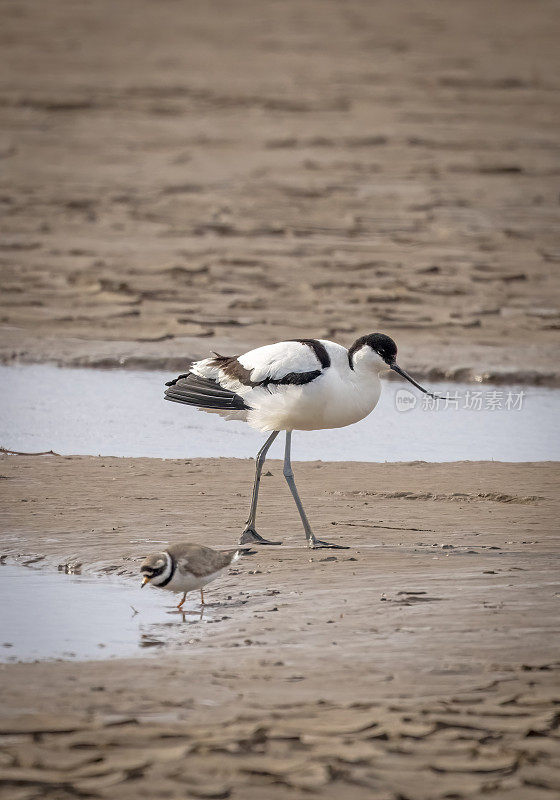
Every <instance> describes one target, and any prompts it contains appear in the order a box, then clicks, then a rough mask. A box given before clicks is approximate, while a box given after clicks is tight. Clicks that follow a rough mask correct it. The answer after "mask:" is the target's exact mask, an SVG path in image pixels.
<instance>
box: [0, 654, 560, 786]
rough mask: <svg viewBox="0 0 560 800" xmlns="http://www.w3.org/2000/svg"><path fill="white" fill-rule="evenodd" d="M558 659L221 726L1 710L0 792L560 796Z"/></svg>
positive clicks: (248, 716) (269, 712)
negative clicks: (433, 691) (457, 688)
mask: <svg viewBox="0 0 560 800" xmlns="http://www.w3.org/2000/svg"><path fill="white" fill-rule="evenodd" d="M559 669H560V664H543V665H540V666H532V667H526V668H525V671H521V672H519V673H516V674H512V675H511V676H508V677H507V678H505V679H504V680H499V681H494V682H492V683H490V684H488V685H481V686H480V687H479V688H477V689H474V690H471V691H469V692H466V693H464V694H458V695H451V696H449V697H441V698H439V699H437V700H429V699H426V701H425V702H422V701H418V700H412V699H407V698H406V697H398V698H394V699H389V700H385V701H384V702H379V703H375V702H364V703H355V704H352V705H348V706H336V705H333V704H330V703H327V702H325V701H323V702H318V703H302V704H294V705H288V706H286V707H278V708H273V709H266V710H264V709H263V710H261V711H259V712H257V711H255V710H252V709H248V710H247V711H246V712H243V713H242V714H240V715H238V716H236V717H231V718H229V719H227V720H225V721H224V723H223V724H222V725H221V726H219V727H217V726H215V725H214V726H204V725H200V724H195V725H193V724H192V723H190V722H188V721H172V720H169V721H165V722H161V721H158V720H154V719H149V718H148V719H143V718H142V716H141V715H139V716H132V717H126V716H125V717H119V716H118V715H106V714H105V715H104V714H98V715H96V716H93V717H92V716H87V715H83V714H82V715H74V716H65V715H63V716H62V717H55V716H46V715H43V716H41V715H28V716H21V717H19V718H18V719H15V720H13V721H10V720H9V719H4V720H3V721H2V722H1V723H0V745H1V765H0V786H1V788H0V797H3V798H4V797H5V798H6V799H7V798H11V800H15V798H29V800H33V799H34V798H51V797H52V798H55V797H56V798H57V800H66V798H68V799H69V800H70V798H75V797H100V798H104V797H105V798H112V797H119V798H129V797H130V798H137V797H138V796H143V797H148V796H149V797H163V796H165V797H168V798H179V797H181V798H185V797H186V798H191V797H192V798H229V797H232V798H240V799H241V798H258V797H261V798H262V797H267V798H268V797H271V798H272V797H277V796H280V795H279V794H277V793H276V792H277V790H278V788H279V787H288V788H289V789H291V790H293V791H292V793H291V794H289V795H286V796H290V797H303V796H313V795H314V796H321V797H325V798H331V797H332V798H335V797H341V796H344V797H352V798H364V799H365V798H380V800H381V799H382V798H383V799H385V798H386V800H397V798H399V799H402V798H414V800H417V799H418V800H436V798H469V797H474V796H477V797H479V796H484V797H489V798H498V797H499V798H506V797H507V798H511V800H532V799H533V798H535V800H536V799H537V798H539V799H540V798H543V800H544V799H545V798H551V800H552V798H554V797H557V796H558V792H559V791H560V772H559V770H558V759H559V758H560V735H559V731H558V727H559V722H560V691H559V687H558V670H559Z"/></svg>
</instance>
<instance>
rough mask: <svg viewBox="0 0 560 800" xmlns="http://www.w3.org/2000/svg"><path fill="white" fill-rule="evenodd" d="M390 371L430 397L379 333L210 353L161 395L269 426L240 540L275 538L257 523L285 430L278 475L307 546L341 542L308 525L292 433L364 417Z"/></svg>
mask: <svg viewBox="0 0 560 800" xmlns="http://www.w3.org/2000/svg"><path fill="white" fill-rule="evenodd" d="M389 370H393V371H394V372H398V374H399V375H402V377H403V378H406V380H408V381H410V383H412V384H413V385H414V386H416V387H417V388H418V389H420V391H422V392H425V393H426V394H430V395H431V393H430V392H428V391H427V390H426V389H424V388H423V387H422V386H420V384H419V383H417V382H416V381H415V380H414V379H413V378H411V377H410V375H408V374H407V373H406V372H405V371H404V370H403V369H401V367H399V366H398V364H397V345H396V344H395V342H394V341H393V340H392V339H391V338H390V337H389V336H386V335H385V334H384V333H371V334H368V335H367V336H362V337H361V338H360V339H357V340H356V341H355V342H354V344H353V345H352V346H351V347H350V348H349V349H346V347H342V346H341V345H339V344H336V342H330V341H327V340H326V339H294V340H292V341H288V342H278V343H277V344H269V345H265V346H264V347H258V348H257V349H256V350H250V351H249V352H248V353H244V354H243V355H240V356H221V355H218V354H217V353H215V354H214V357H213V358H204V359H202V360H201V361H196V362H195V363H194V364H193V365H192V366H191V368H190V371H189V372H187V373H185V374H183V375H179V377H178V378H175V379H174V380H172V381H169V383H167V384H166V386H167V387H168V388H167V390H166V392H165V398H166V399H167V400H173V401H174V402H176V403H185V404H187V405H191V406H197V407H198V408H199V409H201V410H202V411H208V412H213V413H217V414H221V415H222V416H224V417H226V419H240V420H245V421H246V422H247V423H248V424H249V425H251V426H252V427H253V428H257V430H260V431H272V433H271V434H270V436H269V437H268V439H267V440H266V442H265V443H264V445H263V446H262V447H261V449H260V450H259V452H258V454H257V465H256V473H255V483H254V488H253V498H252V501H251V509H250V512H249V517H248V519H247V523H246V526H245V529H244V531H243V533H242V534H241V539H240V544H245V543H248V542H251V543H255V544H281V542H271V541H268V540H267V539H263V537H262V536H260V534H258V533H257V531H256V528H255V521H256V516H257V502H258V494H259V485H260V479H261V472H262V468H263V464H264V461H265V458H266V454H267V452H268V450H269V448H270V446H271V444H272V442H273V441H274V439H275V438H276V437H277V436H278V433H279V432H280V431H286V447H285V451H284V477H285V478H286V481H287V483H288V486H289V487H290V491H291V493H292V496H293V498H294V501H295V503H296V506H297V509H298V512H299V515H300V517H301V521H302V523H303V528H304V531H305V536H306V539H307V544H308V545H309V547H340V546H341V545H333V544H330V543H329V542H324V541H321V540H320V539H317V538H316V536H315V534H314V533H313V531H312V530H311V526H310V524H309V521H308V519H307V515H306V513H305V511H304V508H303V504H302V502H301V499H300V497H299V494H298V491H297V488H296V484H295V480H294V473H293V471H292V466H291V460H290V449H291V440H292V431H293V430H304V431H311V430H320V429H325V428H341V427H344V426H346V425H352V424H353V423H354V422H359V420H361V419H363V418H364V417H367V415H368V414H369V413H370V412H371V411H373V409H374V408H375V406H376V405H377V401H378V400H379V395H380V393H381V382H380V380H379V376H380V375H381V374H382V373H383V372H388V371H389ZM431 396H434V395H431Z"/></svg>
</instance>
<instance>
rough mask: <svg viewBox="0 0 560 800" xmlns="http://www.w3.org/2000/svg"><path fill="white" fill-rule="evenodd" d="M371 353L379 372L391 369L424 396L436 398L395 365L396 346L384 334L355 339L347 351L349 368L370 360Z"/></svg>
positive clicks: (372, 334)
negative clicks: (366, 359)
mask: <svg viewBox="0 0 560 800" xmlns="http://www.w3.org/2000/svg"><path fill="white" fill-rule="evenodd" d="M372 351H373V353H374V354H375V355H376V356H377V357H378V358H377V359H376V360H377V361H378V366H379V367H381V370H380V371H382V370H383V369H384V368H388V369H392V370H393V371H394V372H398V374H399V375H402V377H403V378H406V380H407V381H410V383H412V385H413V386H416V388H417V389H420V391H421V392H424V394H427V395H429V397H434V398H437V396H436V395H435V394H432V392H429V391H428V390H427V389H424V387H423V386H420V384H419V383H417V382H416V381H415V380H414V378H412V377H411V376H410V375H409V374H408V373H407V372H405V371H404V369H401V367H399V365H398V364H397V345H396V344H395V342H394V341H393V339H391V337H390V336H386V335H385V334H384V333H369V334H368V335H367V336H361V337H360V338H359V339H356V341H355V342H354V344H353V345H352V347H351V348H350V349H349V350H348V360H349V361H350V368H351V369H354V368H355V365H356V363H357V362H358V361H359V360H360V359H361V358H371V354H372ZM385 365H386V367H385Z"/></svg>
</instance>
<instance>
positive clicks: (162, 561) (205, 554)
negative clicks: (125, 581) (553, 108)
mask: <svg viewBox="0 0 560 800" xmlns="http://www.w3.org/2000/svg"><path fill="white" fill-rule="evenodd" d="M241 552H243V548H241V549H240V548H236V549H234V550H213V549H212V548H211V547H205V546H204V545H201V544H189V543H187V542H185V543H182V544H173V545H170V546H169V547H167V548H166V549H165V550H163V551H162V552H161V553H152V555H149V556H147V557H146V559H145V560H144V563H143V564H142V566H141V567H140V572H141V573H142V575H143V578H142V586H145V585H146V584H147V583H151V584H152V586H157V588H158V589H167V590H168V591H170V592H183V597H182V599H181V601H180V603H179V604H178V606H177V608H181V606H182V605H183V603H184V602H185V598H186V596H187V592H192V591H193V589H200V600H201V603H202V604H203V605H204V592H203V588H202V587H203V586H206V584H207V583H210V582H211V581H213V580H215V579H216V578H217V577H218V576H219V575H221V573H222V572H224V570H226V569H227V568H228V567H229V566H230V564H231V563H232V562H233V561H235V560H236V559H237V558H238V557H239V554H240V553H241Z"/></svg>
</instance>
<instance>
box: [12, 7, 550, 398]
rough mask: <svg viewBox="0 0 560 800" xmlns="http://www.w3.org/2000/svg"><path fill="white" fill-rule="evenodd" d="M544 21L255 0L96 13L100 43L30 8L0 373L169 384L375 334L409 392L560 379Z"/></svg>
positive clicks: (90, 28) (20, 25) (85, 26)
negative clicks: (390, 345)
mask: <svg viewBox="0 0 560 800" xmlns="http://www.w3.org/2000/svg"><path fill="white" fill-rule="evenodd" d="M551 9H552V5H551V3H550V2H543V3H539V7H538V9H532V10H531V11H529V10H528V9H527V8H526V7H525V6H524V5H523V4H518V5H516V6H515V8H513V7H512V5H511V3H510V2H507V0H498V2H496V3H494V6H493V14H492V16H491V17H488V15H487V13H486V10H487V9H486V4H485V3H484V2H482V0H472V2H470V3H469V4H464V3H461V2H457V1H456V2H449V3H446V4H443V5H441V4H435V3H434V2H433V1H432V0H418V2H416V3H415V4H414V7H410V8H401V7H400V6H398V5H397V6H395V5H394V4H393V3H390V2H388V0H383V2H382V3H381V4H379V3H377V4H372V3H364V2H359V1H358V0H352V2H350V3H344V4H329V5H328V6H326V7H325V4H324V3H322V2H320V0H305V2H304V3H301V2H300V1H299V0H286V2H283V3H281V4H276V5H275V6H274V8H271V9H268V10H267V13H266V14H262V13H261V10H262V9H261V7H260V4H259V3H258V2H255V0H252V1H251V2H246V3H242V4H236V5H235V6H234V7H232V8H230V9H228V15H227V20H226V18H223V17H222V16H221V15H219V14H216V11H215V8H214V6H212V5H211V4H210V5H208V6H205V7H200V8H199V9H198V11H197V20H196V24H195V25H193V24H192V15H191V12H190V9H189V8H188V6H184V7H183V6H181V5H180V4H179V5H177V4H174V5H171V4H165V5H164V6H162V5H161V4H158V7H157V8H156V7H155V6H154V4H153V3H152V2H151V1H150V0H121V2H119V4H118V8H115V4H114V3H111V2H110V0H100V2H98V3H97V4H96V12H95V25H92V24H91V13H92V12H91V9H89V8H88V6H87V4H85V3H80V2H79V3H75V4H73V5H72V6H71V7H69V6H68V4H67V3H65V2H62V0H54V1H53V2H51V3H49V4H48V8H46V9H44V10H43V11H42V12H41V13H39V12H38V11H37V8H36V7H35V5H34V4H33V3H32V2H30V0H22V2H20V3H18V8H17V13H16V12H15V11H13V12H12V11H10V10H7V11H6V13H5V14H4V15H3V58H4V59H5V64H4V65H3V70H2V74H3V84H2V90H1V92H0V120H1V122H2V125H1V129H2V137H1V138H0V158H1V160H2V163H3V165H4V166H5V169H4V174H5V175H6V178H5V179H4V180H3V181H2V182H0V205H1V206H2V209H3V215H2V222H1V223H0V234H1V235H2V241H1V243H0V268H1V273H2V278H1V288H2V296H1V298H0V326H1V330H2V346H1V347H0V360H1V361H2V362H3V363H9V362H10V361H27V362H31V361H42V360H54V361H56V362H57V363H64V364H74V365H77V364H86V365H87V364H96V365H100V366H103V365H106V366H107V365H108V366H118V365H119V364H125V365H129V366H141V367H147V366H149V367H158V366H159V367H165V368H169V369H175V368H181V366H182V364H181V363H180V361H181V359H182V360H183V365H184V360H185V359H186V358H188V357H196V356H200V355H203V354H204V353H206V352H207V351H208V350H211V349H217V350H218V351H220V352H222V351H224V352H225V351H226V349H224V344H225V345H228V344H229V345H230V346H231V347H233V348H234V351H235V350H241V349H242V348H248V347H251V346H255V345H257V344H260V343H263V342H267V341H275V340H281V339H286V338H293V337H295V336H311V335H312V336H316V337H327V338H333V339H337V340H341V341H342V342H343V343H345V344H351V342H352V341H353V340H354V339H355V338H356V336H357V335H360V334H362V333H364V332H365V331H371V330H372V329H373V330H375V329H381V330H385V331H387V333H389V334H391V335H392V336H393V337H394V338H395V339H396V340H397V341H398V343H399V346H400V348H401V349H402V350H403V351H404V352H406V354H407V359H406V361H407V367H410V368H411V369H412V368H414V369H415V370H416V371H417V372H418V374H419V375H420V376H423V377H430V378H432V379H436V378H437V377H442V378H445V379H446V380H451V379H456V380H460V379H463V380H468V379H471V378H472V379H477V378H482V379H486V380H490V379H491V380H502V381H506V380H507V381H520V382H535V383H546V382H555V383H557V384H558V383H560V373H559V371H558V367H557V357H556V351H557V341H558V330H559V329H560V284H559V281H558V270H557V265H558V263H559V262H560V246H559V241H558V235H557V231H558V225H559V222H560V217H559V208H558V203H557V180H558V173H559V168H558V153H559V145H558V140H557V113H558V96H559V94H558V88H559V83H558V79H557V78H556V77H555V76H556V75H557V74H558V70H557V64H558V48H557V35H556V31H555V30H554V26H553V25H551V24H550V20H551V18H552V17H553V14H554V10H551ZM61 19H64V25H61V24H60V20H61ZM131 19H134V25H133V28H134V34H133V35H132V34H131V28H130V26H131ZM481 20H484V23H483V24H482V23H481ZM232 32H233V35H232ZM76 41H80V43H81V49H80V52H79V53H77V52H76V45H75V42H76ZM520 41H522V42H523V46H522V47H520V46H519V42H520ZM218 54H219V56H218ZM38 76H40V80H38ZM436 344H437V357H435V356H434V353H435V352H436V351H435V350H434V345H436ZM434 362H436V363H434Z"/></svg>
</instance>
